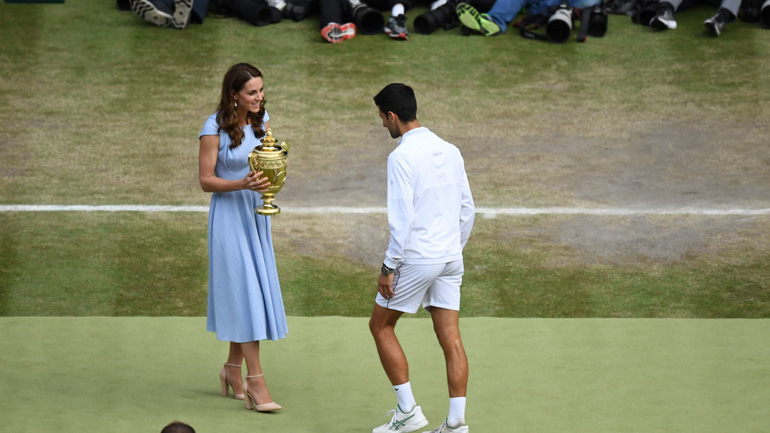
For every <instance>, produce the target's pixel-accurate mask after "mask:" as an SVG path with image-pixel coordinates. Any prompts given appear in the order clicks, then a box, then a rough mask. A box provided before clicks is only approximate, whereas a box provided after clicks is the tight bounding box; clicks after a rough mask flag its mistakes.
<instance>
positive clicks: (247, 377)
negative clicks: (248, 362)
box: [246, 374, 264, 379]
mask: <svg viewBox="0 0 770 433" xmlns="http://www.w3.org/2000/svg"><path fill="white" fill-rule="evenodd" d="M262 376H264V374H255V375H253V376H246V379H256V378H258V377H262Z"/></svg>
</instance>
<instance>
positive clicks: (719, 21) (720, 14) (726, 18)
mask: <svg viewBox="0 0 770 433" xmlns="http://www.w3.org/2000/svg"><path fill="white" fill-rule="evenodd" d="M734 20H735V17H734V16H733V14H732V13H730V11H728V10H727V9H725V8H720V9H719V11H717V14H716V15H714V16H713V17H711V18H709V19H707V20H706V21H704V22H703V25H704V26H706V28H707V29H708V31H709V33H711V34H712V35H714V36H719V35H721V34H722V29H723V28H724V27H725V25H726V24H728V23H731V22H733V21H734Z"/></svg>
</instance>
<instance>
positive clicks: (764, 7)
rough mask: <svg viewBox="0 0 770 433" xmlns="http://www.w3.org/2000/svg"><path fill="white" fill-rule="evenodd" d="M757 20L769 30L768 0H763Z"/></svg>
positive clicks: (769, 0) (769, 2)
mask: <svg viewBox="0 0 770 433" xmlns="http://www.w3.org/2000/svg"><path fill="white" fill-rule="evenodd" d="M759 18H760V19H761V20H762V24H763V25H764V26H765V27H768V28H770V0H765V2H764V3H762V8H760V9H759Z"/></svg>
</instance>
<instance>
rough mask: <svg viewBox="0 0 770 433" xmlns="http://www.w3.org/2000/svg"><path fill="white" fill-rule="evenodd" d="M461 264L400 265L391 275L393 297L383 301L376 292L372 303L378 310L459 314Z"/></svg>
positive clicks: (461, 277) (461, 280)
mask: <svg viewBox="0 0 770 433" xmlns="http://www.w3.org/2000/svg"><path fill="white" fill-rule="evenodd" d="M463 272H464V268H463V261H462V260H455V261H454V262H449V263H442V264H438V265H407V264H403V263H402V264H401V265H399V266H398V268H396V272H395V273H394V274H393V292H394V294H393V297H392V298H390V299H385V298H384V297H383V296H382V295H381V294H379V293H377V299H376V300H375V302H376V303H377V305H379V306H381V307H385V308H388V309H391V310H398V311H403V312H404V313H410V314H413V313H416V312H417V310H418V309H419V308H420V304H422V306H423V308H426V309H427V308H429V307H438V308H445V309H447V310H456V311H460V286H461V285H462V282H463Z"/></svg>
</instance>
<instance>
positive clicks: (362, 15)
mask: <svg viewBox="0 0 770 433" xmlns="http://www.w3.org/2000/svg"><path fill="white" fill-rule="evenodd" d="M343 5H344V6H345V8H344V9H346V11H347V15H349V18H350V20H351V21H353V23H355V25H356V30H357V31H358V33H361V34H364V35H376V34H378V33H382V32H383V31H384V30H383V29H384V28H385V18H383V16H382V13H380V11H378V10H377V9H374V8H370V7H369V6H368V5H367V4H366V3H361V2H360V1H359V0H343Z"/></svg>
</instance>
